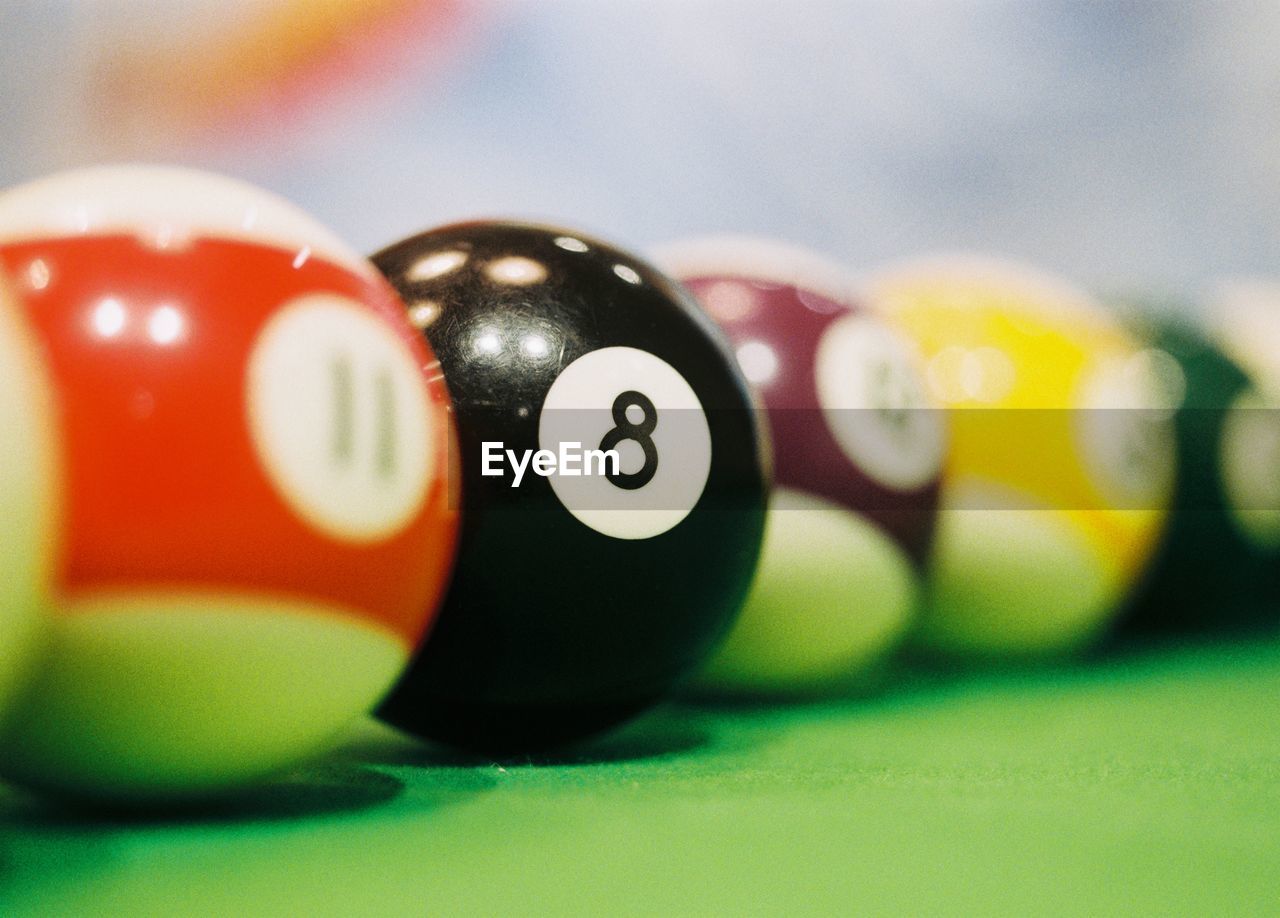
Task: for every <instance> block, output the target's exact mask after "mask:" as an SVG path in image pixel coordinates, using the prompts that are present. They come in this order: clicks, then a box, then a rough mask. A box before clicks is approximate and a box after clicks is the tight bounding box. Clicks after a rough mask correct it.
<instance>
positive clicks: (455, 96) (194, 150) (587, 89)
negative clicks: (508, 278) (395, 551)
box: [0, 0, 1280, 304]
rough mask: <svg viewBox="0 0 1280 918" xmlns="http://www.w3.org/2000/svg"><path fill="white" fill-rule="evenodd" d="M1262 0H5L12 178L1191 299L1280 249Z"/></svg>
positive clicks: (389, 229)
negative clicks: (1015, 274)
mask: <svg viewBox="0 0 1280 918" xmlns="http://www.w3.org/2000/svg"><path fill="white" fill-rule="evenodd" d="M1277 48H1280V3H1278V2H1276V0H1259V2H1250V0H1223V2H1211V0H1139V2H1126V0H1115V2H1082V0H1069V2H1036V3H1026V2H993V0H906V2H903V0H846V2H816V0H810V2H789V3H779V2H777V0H540V2H532V0H524V2H512V0H484V2H466V0H365V2H341V0H186V2H180V0H93V2H88V0H79V2H76V0H50V2H44V0H5V2H4V3H3V4H0V126H2V127H0V184H6V185H7V184H10V183H14V182H19V181H22V180H25V179H28V178H32V177H35V176H38V175H41V174H44V173H47V172H50V171H54V170H57V169H61V168H64V167H68V166H73V165H79V164H85V163H91V162H101V161H115V160H164V161H173V162H180V163H187V164H191V165H197V166H203V167H206V168H212V169H215V170H219V171H223V172H228V173H231V174H235V175H239V176H241V177H243V178H246V179H249V180H250V181H253V182H256V183H259V184H261V185H265V186H266V187H269V188H272V189H274V190H276V191H278V192H280V193H282V194H284V195H286V196H288V197H290V198H292V199H294V200H295V201H296V202H298V203H299V204H301V205H302V206H304V207H305V208H307V209H309V210H310V211H312V212H314V213H315V214H316V215H317V216H319V217H320V218H321V219H323V220H325V221H326V222H328V223H329V224H331V225H332V226H333V227H334V229H336V230H337V231H339V232H340V233H342V234H344V235H345V236H346V237H347V238H348V239H349V240H350V241H351V242H352V243H353V244H354V245H356V246H357V247H359V248H361V249H363V250H366V251H371V250H373V249H376V248H379V247H381V246H383V245H385V244H387V243H389V242H391V241H393V240H395V239H397V238H399V237H400V236H403V235H405V234H408V233H410V232H413V231H415V230H418V229H422V228H425V227H427V226H430V225H433V224H437V223H441V222H444V221H448V220H453V219H459V218H466V217H470V216H487V215H519V216H530V217H538V218H544V219H552V220H556V221H560V222H564V223H569V224H574V225H577V226H581V227H583V228H587V229H590V230H594V231H595V232H597V233H599V234H602V235H604V236H606V237H609V238H612V239H614V240H616V241H619V242H622V243H624V244H631V245H634V246H639V247H647V246H650V245H653V244H656V243H659V242H663V241H666V240H668V239H670V238H672V237H678V236H686V235H689V234H701V233H706V232H718V231H736V232H748V233H757V234H766V235H770V236H777V237H782V238H786V239H789V240H791V241H794V242H798V243H802V244H807V245H809V246H811V247H813V248H815V249H817V250H819V251H821V252H825V253H827V254H828V255H831V256H834V257H836V258H839V259H841V260H844V261H845V262H847V263H850V264H852V265H854V266H866V267H872V266H875V265H877V264H879V263H881V262H883V261H885V260H888V259H893V258H897V257H901V256H906V255H912V254H917V253H920V252H924V251H929V250H936V249H939V248H942V249H957V248H959V249H980V250H986V251H992V252H1003V253H1006V254H1009V255H1014V256H1019V257H1022V258H1025V259H1028V260H1031V261H1033V262H1036V263H1038V264H1040V265H1043V266H1046V267H1050V268H1056V269H1058V270H1060V271H1063V272H1065V273H1067V274H1068V275H1070V276H1072V277H1074V278H1076V279H1077V280H1080V281H1082V282H1085V283H1088V284H1091V285H1092V286H1094V287H1095V289H1098V290H1101V291H1104V292H1116V291H1134V290H1141V291H1144V292H1147V293H1151V294H1155V295H1160V296H1167V297H1172V298H1176V299H1179V300H1181V301H1183V302H1186V303H1191V304H1194V303H1195V302H1197V301H1198V300H1199V299H1200V298H1201V297H1202V296H1203V295H1204V293H1205V291H1206V290H1207V289H1209V288H1210V287H1211V286H1212V285H1213V284H1214V283H1215V282H1216V281H1218V280H1220V279H1222V278H1226V277H1232V276H1247V275H1254V274H1263V275H1265V274H1274V273H1276V272H1277V270H1280V55H1278V54H1277V51H1276V49H1277Z"/></svg>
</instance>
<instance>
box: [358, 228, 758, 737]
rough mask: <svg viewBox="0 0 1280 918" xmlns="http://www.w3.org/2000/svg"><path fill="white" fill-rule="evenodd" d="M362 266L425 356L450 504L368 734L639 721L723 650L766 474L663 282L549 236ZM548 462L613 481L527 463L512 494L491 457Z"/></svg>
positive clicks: (709, 344)
mask: <svg viewBox="0 0 1280 918" xmlns="http://www.w3.org/2000/svg"><path fill="white" fill-rule="evenodd" d="M374 262H375V264H376V265H377V266H378V268H379V269H380V270H381V271H382V272H383V274H385V275H386V276H387V278H388V279H389V280H390V281H391V283H392V284H393V285H394V286H395V287H396V288H397V289H398V290H399V292H400V294H401V296H402V297H403V299H404V301H405V304H406V307H407V308H408V310H409V315H410V318H411V320H412V321H413V322H414V323H415V324H416V325H417V326H418V327H420V328H421V329H422V330H423V332H424V334H425V335H426V337H427V339H428V340H429V341H430V343H431V347H432V348H433V349H434V351H435V353H436V354H437V355H438V356H439V359H440V364H441V367H442V369H443V372H444V377H445V382H446V384H447V385H448V388H449V392H450V394H451V396H452V398H453V404H454V417H455V421H456V425H457V432H458V456H457V460H458V461H457V464H456V466H455V468H457V469H459V470H460V474H461V493H462V498H461V501H462V530H461V535H460V542H459V551H458V560H457V567H456V570H455V573H454V579H453V584H452V586H451V588H450V591H449V593H448V595H447V597H446V599H445V603H444V606H443V608H442V610H441V612H440V615H439V618H438V619H437V623H436V626H435V629H434V631H433V633H432V635H431V636H430V638H429V639H428V641H427V643H426V645H425V646H424V647H423V649H422V651H421V652H420V654H419V655H418V657H417V658H416V660H415V661H414V662H413V664H412V665H411V667H410V668H409V670H408V671H407V672H406V674H405V675H404V677H403V678H402V679H401V681H400V682H399V684H398V685H397V686H396V687H395V689H394V690H393V692H392V693H391V695H390V696H389V697H388V698H387V700H386V701H385V703H384V704H383V706H382V708H381V710H380V711H379V715H380V716H381V717H382V718H383V719H384V720H386V721H388V722H389V723H391V724H394V725H396V726H398V727H400V728H403V729H405V730H408V731H410V732H412V733H416V734H418V735H420V736H424V737H427V738H430V739H434V740H438V741H443V742H447V743H451V744H454V745H459V746H463V747H469V748H473V749H477V750H483V751H486V752H524V751H532V750H536V749H540V748H546V747H551V746H555V745H559V744H562V743H566V742H571V741H573V740H577V739H581V738H583V737H586V736H589V735H591V734H593V733H596V732H598V731H600V730H603V729H605V728H607V727H610V726H612V725H614V724H616V723H618V722H620V721H622V720H624V719H625V718H627V717H629V716H631V715H632V714H634V713H636V712H638V711H640V710H642V709H643V708H644V707H646V706H647V705H649V704H651V703H652V702H654V701H655V700H657V699H658V698H660V697H661V696H662V695H664V694H665V693H666V692H667V691H668V690H669V689H670V688H671V686H672V685H673V684H674V683H675V682H676V681H677V680H678V679H679V678H680V677H681V676H683V675H685V674H687V673H689V672H690V671H691V670H692V669H693V668H694V667H696V666H697V665H698V664H700V663H701V662H702V661H703V660H704V659H705V658H706V657H707V655H708V654H709V653H710V651H711V650H712V649H713V648H714V646H715V644H716V642H717V641H718V640H719V639H720V638H721V637H722V636H723V635H724V633H725V632H726V631H727V629H728V627H729V625H730V624H731V623H732V620H733V618H734V616H735V615H736V613H737V610H738V608H739V606H740V605H741V602H742V599H743V597H744V595H745V593H746V590H747V588H748V586H749V585H750V581H751V577H752V573H753V570H754V567H755V563H756V559H757V555H758V552H759V549H760V541H761V536H762V532H763V527H764V511H765V503H766V477H767V461H766V458H765V454H764V447H763V441H762V439H761V432H760V430H759V428H758V426H757V418H756V415H755V412H754V411H753V409H752V404H751V401H750V396H749V395H748V393H747V388H746V384H745V382H744V381H743V379H742V378H741V376H740V375H739V371H738V369H737V366H736V363H735V361H734V360H733V358H732V356H731V355H730V354H729V353H728V351H727V348H726V346H725V345H724V344H723V342H722V341H721V340H720V339H719V337H718V333H717V332H716V331H715V330H714V328H713V327H712V326H711V325H710V324H709V322H708V320H707V319H706V318H705V317H704V316H703V315H702V314H701V312H700V311H699V310H698V308H697V306H696V305H694V304H693V302H692V301H691V300H690V299H689V298H688V295H687V294H686V293H685V292H684V291H683V289H682V288H680V287H679V286H678V285H677V284H675V283H674V282H673V281H671V280H670V279H668V278H667V277H665V276H664V275H663V274H661V273H660V272H659V271H657V270H656V269H654V268H652V267H651V266H649V265H648V264H646V263H645V262H643V261H641V260H639V259H638V258H636V257H635V256H634V255H631V254H629V253H627V252H624V251H622V250H620V249H617V248H615V247H613V246H611V245H608V244H606V243H603V242H600V241H598V240H595V239H592V238H589V237H587V236H584V235H582V234H580V233H577V232H574V231H571V230H565V229H557V228H551V227H543V226H534V225H527V224H517V223H506V222H476V223H465V224H458V225H453V226H447V227H444V228H441V229H436V230H433V231H431V232H427V233H423V234H421V235H418V236H414V237H412V238H410V239H407V240H405V241H402V242H399V243H396V244H395V245H392V246H390V247H389V248H387V249H385V250H383V251H382V252H379V253H378V254H377V255H375V256H374ZM564 444H578V446H579V447H580V448H581V449H582V450H587V449H591V450H597V449H598V450H601V451H606V450H613V451H614V452H616V454H617V456H618V458H619V459H620V460H621V462H620V464H618V465H617V466H613V465H610V464H609V462H607V461H605V462H604V463H603V464H601V463H599V462H597V463H595V464H594V465H593V466H592V467H591V470H594V471H595V472H596V474H580V475H576V476H575V475H571V474H552V475H547V476H545V477H544V476H543V475H539V474H537V473H535V472H534V471H533V468H532V462H531V461H530V465H529V467H527V468H526V471H525V474H524V476H523V478H522V480H521V481H520V483H519V486H518V487H517V486H513V485H514V481H515V473H514V472H513V470H512V465H513V461H512V460H510V459H508V458H507V457H508V454H507V451H511V453H512V454H513V455H514V456H515V457H517V458H518V457H520V456H523V455H525V454H526V452H527V453H528V454H529V455H532V452H533V451H537V450H540V449H547V450H550V451H551V452H552V453H558V450H559V449H560V448H561V447H562V446H563V445H564ZM581 465H582V463H581V462H576V463H573V464H572V467H573V468H580V467H581ZM486 467H487V469H488V471H489V472H490V473H491V474H484V471H485V470H486ZM545 470H546V467H545V466H544V471H545ZM494 473H497V474H494Z"/></svg>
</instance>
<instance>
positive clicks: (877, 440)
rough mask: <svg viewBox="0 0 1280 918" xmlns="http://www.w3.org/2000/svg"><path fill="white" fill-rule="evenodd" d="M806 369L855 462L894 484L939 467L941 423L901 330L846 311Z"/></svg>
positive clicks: (922, 481)
mask: <svg viewBox="0 0 1280 918" xmlns="http://www.w3.org/2000/svg"><path fill="white" fill-rule="evenodd" d="M814 373H815V381H816V383H817V388H818V401H819V403H820V404H821V405H822V410H823V415H824V416H825V418H826V421H827V426H828V428H829V429H830V431H831V434H832V436H834V437H835V440H836V442H837V443H838V444H839V445H840V448H841V449H842V450H843V451H844V453H845V455H846V456H848V457H849V459H850V461H852V462H853V464H854V465H855V466H857V467H858V469H860V470H861V471H862V472H863V473H865V474H866V475H868V476H870V477H871V478H872V479H874V480H875V481H877V482H879V483H880V484H882V485H884V486H886V487H889V488H894V489H896V490H901V491H909V490H914V489H916V488H920V487H923V486H924V485H926V484H928V483H929V482H930V481H932V480H933V479H935V478H936V477H937V476H938V475H939V474H940V472H941V469H942V462H943V459H944V457H945V456H946V445H947V432H946V426H945V424H944V422H943V418H942V413H941V412H940V411H938V410H936V409H935V408H934V407H933V405H932V404H931V403H930V402H929V398H928V396H927V395H926V393H925V390H924V385H923V382H922V381H921V375H920V369H919V363H918V360H917V359H916V356H915V354H914V353H913V351H912V349H911V347H910V345H909V344H908V343H907V342H906V341H905V340H904V339H903V338H902V336H901V335H899V334H897V333H895V332H894V331H893V329H891V328H889V327H888V326H886V325H885V324H884V323H883V322H880V321H879V320H877V319H874V318H869V317H864V316H855V315H850V316H846V317H844V318H842V319H840V320H839V321H838V322H835V323H834V324H832V325H831V327H830V328H828V329H827V331H826V332H825V333H824V334H823V336H822V340H821V341H820V342H819V343H818V352H817V354H816V355H815V367H814Z"/></svg>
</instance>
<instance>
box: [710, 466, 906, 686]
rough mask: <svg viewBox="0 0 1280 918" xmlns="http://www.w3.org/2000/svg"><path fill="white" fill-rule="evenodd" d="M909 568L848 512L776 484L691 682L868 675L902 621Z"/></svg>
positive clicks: (795, 681) (801, 681) (830, 681)
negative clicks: (749, 572) (746, 573)
mask: <svg viewBox="0 0 1280 918" xmlns="http://www.w3.org/2000/svg"><path fill="white" fill-rule="evenodd" d="M919 595H920V585H919V578H918V576H917V574H916V571H915V569H914V568H913V566H912V564H911V562H910V561H909V560H908V558H907V556H906V555H905V554H904V553H903V551H902V549H901V548H899V547H898V545H897V544H896V543H895V542H894V541H893V540H892V539H891V538H890V537H889V536H887V535H886V534H885V533H884V532H883V531H882V530H881V529H880V528H879V527H877V526H876V525H875V524H874V523H872V522H870V521H869V520H866V519H864V518H863V517H861V516H859V515H858V514H856V513H853V512H851V511H848V510H845V509H844V508H842V507H838V506H836V505H835V504H831V503H828V502H826V501H823V500H820V499H818V498H815V497H811V496H809V495H806V494H801V493H799V492H796V491H791V490H787V489H782V488H780V489H778V490H777V491H775V493H774V495H773V499H772V502H771V504H770V509H769V515H768V519H767V525H766V531H765V540H764V549H763V552H762V554H761V557H760V564H759V567H758V568H757V571H756V577H755V581H754V584H753V585H752V588H751V591H750V593H749V595H748V597H747V601H746V603H745V605H744V607H743V609H742V612H741V614H740V615H739V617H738V620H737V622H736V623H735V624H734V627H733V629H732V631H731V632H730V633H729V636H728V638H727V639H726V640H725V642H724V643H723V644H722V645H721V647H720V649H719V651H718V652H717V653H716V654H715V655H714V656H713V657H712V659H711V660H710V662H709V663H708V665H707V666H706V667H705V668H704V669H703V671H702V673H701V675H700V678H699V679H698V687H699V688H701V689H702V690H703V691H704V692H708V693H711V694H717V695H739V696H744V695H745V696H779V695H792V696H797V695H809V694H821V693H829V692H832V691H839V690H846V689H849V688H853V687H855V686H857V685H858V684H860V683H862V682H865V681H867V680H869V679H870V678H872V674H874V673H875V672H876V671H877V669H878V666H877V664H879V663H881V662H882V661H883V660H884V659H885V657H886V655H887V654H888V652H889V651H890V650H892V649H893V648H894V647H896V646H897V644H898V643H899V641H900V640H901V638H902V636H903V635H904V634H905V632H906V630H907V628H908V626H909V625H910V624H911V622H912V620H913V617H914V615H915V611H916V608H917V605H918V601H919Z"/></svg>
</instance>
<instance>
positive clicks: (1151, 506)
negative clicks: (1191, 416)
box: [1074, 351, 1185, 510]
mask: <svg viewBox="0 0 1280 918" xmlns="http://www.w3.org/2000/svg"><path fill="white" fill-rule="evenodd" d="M1181 372H1182V371H1181V370H1180V369H1178V366H1177V363H1176V362H1175V361H1174V359H1173V358H1172V357H1170V356H1169V355H1167V354H1164V353H1163V352H1162V351H1142V352H1139V353H1137V354H1133V355H1131V356H1128V357H1111V358H1108V359H1105V360H1103V361H1101V362H1100V363H1099V364H1097V365H1095V366H1094V367H1093V368H1092V370H1091V371H1090V372H1087V373H1086V374H1085V375H1084V376H1083V377H1082V380H1081V383H1080V388H1079V390H1078V406H1079V407H1078V410H1077V411H1076V412H1075V415H1074V418H1075V427H1076V436H1077V437H1078V443H1079V445H1080V449H1081V454H1082V456H1083V458H1084V463H1085V469H1086V471H1087V472H1088V474H1089V476H1090V478H1091V479H1092V481H1093V483H1094V485H1095V487H1097V488H1098V489H1099V491H1100V492H1101V494H1102V495H1103V497H1104V498H1106V500H1108V501H1109V502H1110V505H1111V506H1112V507H1113V508H1116V509H1128V510H1156V509H1161V508H1163V507H1166V506H1167V505H1168V502H1169V498H1170V491H1171V489H1172V487H1173V477H1174V472H1175V470H1176V466H1177V453H1176V449H1177V444H1176V442H1175V439H1174V430H1173V414H1174V411H1176V410H1177V408H1178V406H1179V404H1180V403H1181V399H1182V392H1183V391H1185V382H1183V383H1182V384H1181V388H1180V387H1179V385H1178V384H1177V379H1180V378H1181Z"/></svg>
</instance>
